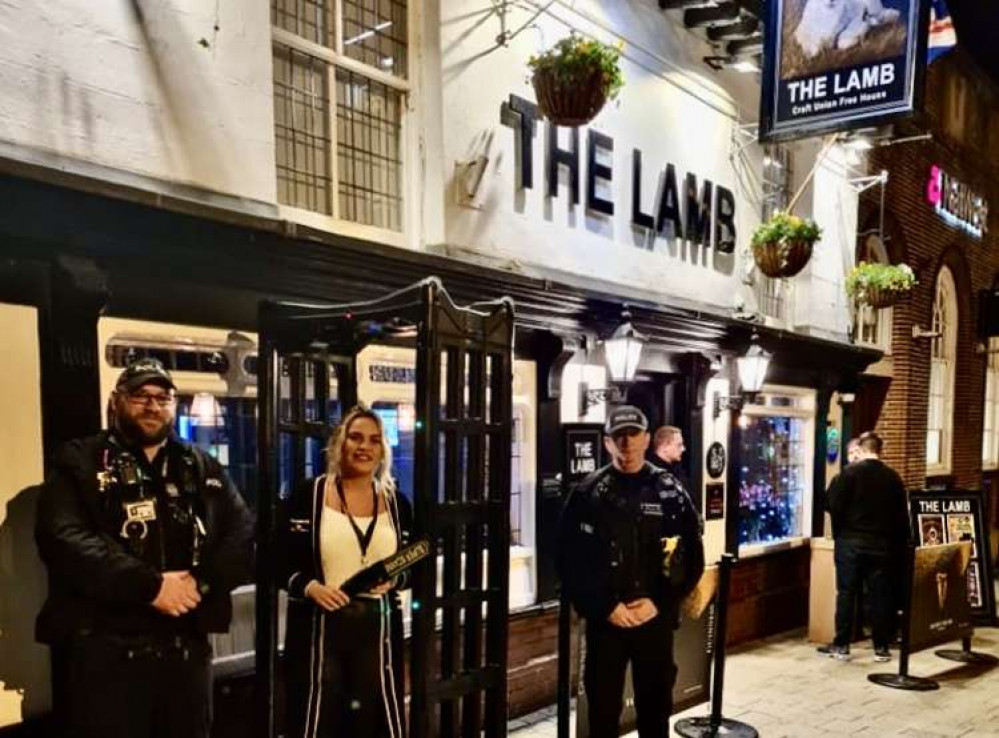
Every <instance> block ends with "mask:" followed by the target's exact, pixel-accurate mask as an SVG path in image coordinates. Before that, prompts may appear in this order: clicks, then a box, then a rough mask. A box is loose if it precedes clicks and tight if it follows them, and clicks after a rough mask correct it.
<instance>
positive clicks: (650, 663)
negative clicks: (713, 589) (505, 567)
mask: <svg viewBox="0 0 999 738" xmlns="http://www.w3.org/2000/svg"><path fill="white" fill-rule="evenodd" d="M604 433H605V438H604V445H605V447H606V448H607V451H608V453H609V454H610V457H611V464H610V465H609V466H606V467H604V468H602V469H600V470H598V471H597V472H595V473H594V474H592V475H590V476H589V477H587V478H586V479H585V480H583V481H582V482H581V483H580V485H579V486H578V487H577V488H576V489H575V490H574V491H573V493H572V494H571V496H570V497H569V500H568V501H567V503H566V507H565V511H564V513H563V516H562V522H561V530H560V536H559V550H558V567H559V574H560V576H561V579H562V586H563V587H564V588H565V591H566V593H567V594H568V596H569V598H570V599H571V601H572V603H573V605H574V606H575V608H576V610H577V612H578V613H579V614H580V615H581V616H582V617H584V618H586V668H585V671H584V674H583V683H584V686H585V688H586V694H587V699H588V702H589V723H590V733H589V735H590V738H616V737H617V735H618V723H619V720H620V716H621V708H622V701H623V691H624V678H625V670H626V667H627V665H628V662H629V661H630V662H631V666H632V680H633V682H634V687H635V710H636V712H637V718H638V734H639V736H640V737H641V738H666V736H667V735H668V732H669V716H670V713H671V711H672V703H673V701H672V692H673V684H674V682H675V681H676V666H675V664H674V663H673V630H674V629H675V628H676V627H677V626H678V625H679V605H680V601H681V600H682V598H683V597H684V596H686V595H687V594H688V593H689V592H690V591H691V590H692V589H693V588H694V586H695V585H696V584H697V581H698V579H699V578H700V576H701V573H702V572H703V570H704V548H703V546H702V543H701V528H700V518H699V517H698V515H697V512H696V510H695V509H694V506H693V504H692V503H691V501H690V497H689V496H688V494H687V491H686V490H685V489H684V488H683V486H682V485H681V484H680V483H679V482H678V481H677V480H676V478H675V477H674V476H673V475H672V474H670V473H669V472H668V471H666V470H664V469H659V468H657V467H655V466H653V465H652V464H649V463H647V462H646V461H645V451H646V449H648V447H649V441H650V438H649V431H648V421H647V420H646V418H645V415H644V414H643V413H642V412H641V411H640V410H639V409H638V408H636V407H632V406H629V405H624V406H621V407H618V408H615V409H613V410H611V412H610V413H609V414H608V417H607V422H606V424H605V427H604Z"/></svg>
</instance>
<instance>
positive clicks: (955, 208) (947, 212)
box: [926, 166, 989, 238]
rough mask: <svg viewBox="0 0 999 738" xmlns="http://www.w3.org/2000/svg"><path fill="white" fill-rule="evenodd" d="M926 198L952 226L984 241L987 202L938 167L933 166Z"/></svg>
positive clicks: (987, 209) (987, 214) (987, 213)
mask: <svg viewBox="0 0 999 738" xmlns="http://www.w3.org/2000/svg"><path fill="white" fill-rule="evenodd" d="M926 199H927V200H929V201H930V204H931V205H932V206H933V208H934V209H935V210H936V211H937V215H939V216H940V217H941V218H943V219H944V220H945V221H946V222H947V223H948V224H949V225H952V226H954V227H955V228H960V229H962V230H964V231H967V232H968V233H970V234H971V235H972V236H974V237H975V238H981V237H982V236H983V235H985V233H986V231H987V230H988V221H989V203H988V201H987V200H986V199H985V198H984V197H982V196H981V195H979V194H978V193H976V192H975V191H974V190H972V189H971V188H970V187H968V186H967V185H966V184H964V183H963V182H960V181H959V180H957V179H955V178H954V177H952V176H951V175H949V174H947V172H945V171H944V170H943V169H941V168H940V167H938V166H932V167H930V179H929V181H928V182H927V183H926Z"/></svg>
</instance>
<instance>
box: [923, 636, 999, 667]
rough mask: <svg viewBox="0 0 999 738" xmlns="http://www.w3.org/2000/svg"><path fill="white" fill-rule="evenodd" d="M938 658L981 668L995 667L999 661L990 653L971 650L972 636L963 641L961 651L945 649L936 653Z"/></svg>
mask: <svg viewBox="0 0 999 738" xmlns="http://www.w3.org/2000/svg"><path fill="white" fill-rule="evenodd" d="M935 653H936V655H937V656H939V657H940V658H942V659H947V660H948V661H959V662H960V663H962V664H977V665H979V666H995V665H996V664H999V659H997V658H996V657H995V656H993V655H992V654H990V653H981V652H980V651H972V650H971V636H965V637H964V638H962V639H961V650H960V651H958V650H957V649H949V648H943V649H941V650H939V651H936V652H935Z"/></svg>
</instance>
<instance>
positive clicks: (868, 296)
mask: <svg viewBox="0 0 999 738" xmlns="http://www.w3.org/2000/svg"><path fill="white" fill-rule="evenodd" d="M917 284H918V282H917V281H916V275H915V273H914V272H913V271H912V268H911V267H909V265H908V264H880V263H877V262H874V263H871V262H866V261H862V262H860V263H859V264H857V265H856V266H855V267H853V269H851V270H850V274H849V275H847V278H846V293H847V294H848V295H849V296H850V297H852V298H853V299H854V300H855V301H856V302H858V303H861V304H872V305H875V306H876V303H877V302H879V301H880V300H883V297H881V296H883V295H885V294H891V295H893V296H895V297H901V296H903V295H906V294H908V293H909V292H910V291H911V290H912V288H913V287H915V286H916V285H917Z"/></svg>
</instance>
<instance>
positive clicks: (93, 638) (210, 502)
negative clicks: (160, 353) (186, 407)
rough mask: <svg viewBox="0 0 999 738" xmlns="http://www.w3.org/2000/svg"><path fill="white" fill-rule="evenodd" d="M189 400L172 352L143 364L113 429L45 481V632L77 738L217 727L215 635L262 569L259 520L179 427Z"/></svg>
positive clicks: (40, 632) (60, 459) (126, 377)
mask: <svg viewBox="0 0 999 738" xmlns="http://www.w3.org/2000/svg"><path fill="white" fill-rule="evenodd" d="M176 401H177V398H176V387H175V385H174V383H173V379H172V378H171V376H170V374H169V372H167V371H166V369H164V367H163V365H162V364H161V363H160V362H159V361H156V360H154V359H144V360H141V361H139V362H137V363H134V364H132V365H131V366H129V367H128V368H127V369H125V370H124V371H123V372H122V373H121V375H120V376H119V378H118V381H117V384H116V386H115V390H114V393H113V395H112V408H111V409H112V410H113V412H112V413H111V416H112V420H113V425H112V428H111V430H110V431H106V432H102V433H99V434H97V435H96V436H92V437H90V438H85V439H80V440H76V441H72V442H70V443H69V444H67V446H66V447H64V448H63V449H62V450H61V451H60V453H59V454H58V456H57V458H56V460H55V465H54V468H53V470H52V472H51V474H50V476H49V478H48V480H47V481H46V483H45V485H44V487H43V489H42V494H41V497H40V499H39V506H38V523H37V530H36V538H37V541H38V547H39V550H40V552H41V555H42V559H43V560H44V562H45V564H46V566H47V567H48V572H49V597H48V600H47V602H46V603H45V605H44V607H43V608H42V612H41V613H40V614H39V617H38V623H37V637H38V640H40V641H42V642H44V643H48V644H51V645H52V647H53V654H54V656H55V657H56V658H55V660H54V661H55V663H56V664H57V666H58V667H59V668H58V670H57V673H56V682H57V694H58V695H60V700H59V702H62V703H63V704H59V703H58V702H57V705H56V707H57V709H58V711H59V712H60V713H61V715H60V716H61V718H62V720H63V721H64V727H65V729H66V733H67V734H68V735H70V736H73V737H74V738H77V737H78V736H82V737H84V738H89V737H90V736H101V737H102V738H118V737H119V736H120V737H121V738H126V737H127V738H145V737H146V736H153V735H155V736H178V737H180V736H183V737H184V738H200V737H201V736H208V731H209V724H210V715H209V704H210V701H209V698H210V690H211V674H210V667H211V648H210V646H209V643H208V637H207V634H208V633H209V632H224V631H226V630H228V627H229V621H230V618H231V615H232V603H231V600H230V596H229V593H230V591H231V590H232V589H233V588H234V587H235V586H236V585H237V584H239V583H241V582H244V581H246V580H248V579H249V576H250V570H251V549H250V537H251V532H252V521H251V517H250V514H249V512H248V511H247V508H246V505H245V504H244V503H243V500H242V498H241V497H240V495H239V493H238V492H237V490H236V488H235V486H234V485H233V484H232V482H231V481H230V480H229V478H228V477H227V476H226V474H225V472H224V471H223V470H222V468H221V466H220V465H219V463H218V462H217V461H215V459H213V458H212V457H210V456H208V455H207V454H204V453H203V452H201V451H199V450H197V449H195V448H193V447H191V446H189V445H187V444H185V443H182V442H181V441H179V440H177V439H176V438H175V437H174V435H173V433H172V427H173V420H174V414H175V406H176Z"/></svg>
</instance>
